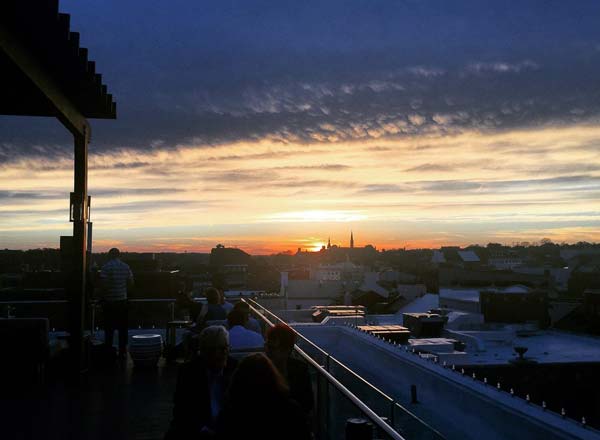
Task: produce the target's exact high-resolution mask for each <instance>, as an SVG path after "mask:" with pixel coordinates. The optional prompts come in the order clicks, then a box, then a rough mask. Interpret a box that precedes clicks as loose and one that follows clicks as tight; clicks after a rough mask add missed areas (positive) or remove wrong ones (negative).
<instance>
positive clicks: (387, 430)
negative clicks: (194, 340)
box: [241, 299, 404, 440]
mask: <svg viewBox="0 0 600 440" xmlns="http://www.w3.org/2000/svg"><path fill="white" fill-rule="evenodd" d="M241 301H244V302H246V303H247V304H248V306H249V307H250V310H251V311H252V312H253V313H254V314H255V315H257V316H258V317H259V318H261V319H262V320H263V321H264V322H265V323H266V324H267V325H268V326H270V327H273V326H274V325H275V324H273V322H271V320H269V318H267V317H266V316H265V315H264V314H263V313H262V311H266V312H268V313H269V315H270V316H272V317H274V318H276V320H277V321H278V322H281V323H284V324H285V322H284V321H283V320H281V319H280V318H279V317H277V316H276V315H274V314H273V313H271V312H270V311H268V310H267V309H265V308H264V307H262V306H261V305H260V304H258V303H256V302H255V301H253V300H251V299H241ZM255 306H258V307H260V308H261V310H259V309H257V308H256V307H255ZM296 333H297V332H296ZM297 334H298V333H297ZM298 335H299V334H298ZM299 336H300V337H301V338H302V339H303V340H306V341H307V342H308V343H310V344H311V345H312V346H313V347H314V348H316V349H318V350H319V351H321V352H323V353H325V351H323V350H321V349H320V348H319V347H318V346H316V345H315V344H313V343H312V342H310V341H309V340H308V339H306V338H304V337H303V336H302V335H299ZM294 348H295V351H296V353H297V354H298V355H299V356H300V357H301V358H302V359H304V360H305V361H306V362H307V363H308V364H309V365H310V366H311V367H312V368H313V369H314V370H315V371H316V372H317V373H318V375H319V376H320V377H321V378H323V379H325V380H326V381H327V382H328V384H329V385H331V386H332V387H334V389H335V391H337V392H339V393H340V394H341V395H342V396H344V397H345V398H346V399H347V400H348V401H349V402H350V403H351V404H352V405H353V406H354V407H356V408H357V409H358V410H359V411H360V412H361V413H362V415H363V416H365V417H366V418H367V419H369V421H371V422H372V423H373V425H374V426H375V427H376V428H377V429H378V430H380V431H381V432H382V433H384V434H385V435H386V436H387V438H390V439H394V440H404V437H403V436H402V435H400V434H399V433H398V432H396V431H395V430H394V428H393V427H392V426H391V425H390V424H388V423H387V422H386V420H384V419H383V418H382V417H380V416H378V415H377V414H376V413H375V412H374V411H373V410H372V409H371V408H369V407H368V406H367V405H366V404H365V403H364V402H363V401H362V400H360V399H359V398H358V397H357V396H356V395H355V394H354V393H352V392H351V391H350V390H349V389H348V388H346V387H345V386H344V385H343V384H342V383H341V382H340V381H339V380H337V379H336V378H335V377H334V376H333V375H332V374H331V373H329V371H327V370H326V369H325V368H324V367H323V366H322V365H320V363H319V362H317V361H316V360H314V359H313V358H312V357H311V356H309V355H308V354H307V353H306V352H305V351H304V350H302V349H301V348H300V347H299V346H298V345H296V346H295V347H294ZM328 358H329V359H331V357H330V356H329V355H328ZM328 434H329V435H331V434H332V432H331V430H328ZM333 438H337V437H333Z"/></svg>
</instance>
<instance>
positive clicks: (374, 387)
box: [242, 298, 442, 438]
mask: <svg viewBox="0 0 600 440" xmlns="http://www.w3.org/2000/svg"><path fill="white" fill-rule="evenodd" d="M242 301H244V302H246V303H247V302H248V301H251V302H252V303H253V304H255V305H256V306H258V307H260V308H261V310H264V311H265V312H266V313H268V314H269V315H270V316H272V317H274V318H275V319H277V320H278V321H279V322H281V323H282V324H285V325H288V326H289V324H288V323H287V322H285V321H284V320H283V319H281V318H280V317H279V316H277V315H276V314H275V313H273V312H271V311H270V310H269V309H267V308H266V307H264V306H263V305H262V304H259V303H257V302H256V301H254V300H253V299H250V298H248V299H242ZM248 305H249V306H250V307H251V308H252V309H254V308H253V307H252V305H251V304H248ZM257 313H258V312H257ZM259 315H260V313H259ZM261 316H262V315H261ZM265 320H266V318H265ZM267 322H268V321H267ZM290 328H291V330H292V331H293V332H294V333H295V334H296V336H298V337H299V338H301V339H302V340H303V341H306V342H307V343H308V344H309V345H311V346H312V347H314V348H316V349H317V350H318V351H319V352H320V353H321V354H322V355H324V356H325V357H326V359H327V362H329V361H330V360H332V359H333V361H334V362H335V363H336V364H337V365H339V366H340V367H342V368H343V369H344V370H345V371H347V372H348V373H350V374H351V375H352V376H353V377H355V378H356V379H358V380H359V381H360V382H362V383H363V384H365V385H366V386H367V387H369V388H370V389H371V390H373V391H374V392H376V393H377V394H379V395H380V396H381V397H383V398H384V399H386V400H387V401H388V402H389V403H390V404H392V405H396V406H398V407H399V408H400V409H401V410H402V411H404V413H405V414H407V415H408V416H410V417H411V418H413V419H414V420H415V421H417V422H419V423H421V424H423V425H424V426H427V427H428V428H429V429H431V430H432V431H433V432H436V433H437V430H435V429H434V428H432V427H431V426H429V424H428V423H427V422H425V421H424V420H422V419H421V418H420V417H419V416H417V415H416V414H414V413H413V412H412V411H410V410H409V409H408V408H406V407H405V406H404V405H402V404H400V403H399V402H397V401H396V400H395V399H394V398H393V397H391V396H389V395H387V394H386V393H384V392H383V391H381V390H380V389H379V388H377V387H376V386H375V385H373V384H372V383H371V382H369V381H368V380H366V379H365V378H364V377H362V376H361V375H359V374H358V373H356V372H355V371H354V370H352V369H351V368H350V367H348V366H347V365H345V364H344V363H342V362H341V361H339V360H338V359H336V358H335V357H333V356H331V355H330V354H329V353H327V352H326V351H325V350H323V349H322V348H321V347H319V346H318V345H316V344H315V343H314V342H312V341H311V340H310V339H308V338H306V337H305V336H304V335H302V334H301V333H299V332H298V331H297V330H296V329H295V328H293V327H290ZM296 347H297V346H296ZM298 349H299V348H298ZM299 350H300V349H299ZM311 359H312V358H311ZM326 371H327V370H326ZM438 434H439V433H438ZM439 436H440V438H441V437H442V435H441V434H439Z"/></svg>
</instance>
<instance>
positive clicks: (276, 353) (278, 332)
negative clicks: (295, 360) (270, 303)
mask: <svg viewBox="0 0 600 440" xmlns="http://www.w3.org/2000/svg"><path fill="white" fill-rule="evenodd" d="M295 343H296V333H295V332H294V330H292V329H291V328H290V327H289V326H287V325H285V324H276V325H275V326H273V327H271V328H270V329H268V330H267V334H266V342H265V352H266V353H267V356H269V358H270V359H271V360H272V361H273V362H274V363H275V364H277V365H281V364H283V363H285V362H287V359H288V357H289V356H290V354H292V350H293V349H294V344H295Z"/></svg>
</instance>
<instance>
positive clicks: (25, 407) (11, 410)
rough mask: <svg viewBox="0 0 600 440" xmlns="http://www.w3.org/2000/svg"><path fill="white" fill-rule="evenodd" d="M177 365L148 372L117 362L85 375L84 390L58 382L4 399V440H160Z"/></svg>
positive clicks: (0, 414)
mask: <svg viewBox="0 0 600 440" xmlns="http://www.w3.org/2000/svg"><path fill="white" fill-rule="evenodd" d="M177 368H178V366H177V365H176V364H170V365H166V364H165V363H164V360H162V359H161V361H160V362H159V365H158V367H157V368H155V369H151V370H139V369H136V368H134V367H133V364H132V362H131V360H129V361H128V362H127V363H125V362H121V363H119V362H115V363H114V364H112V365H108V366H106V367H105V368H102V369H96V370H95V371H92V372H90V373H89V375H88V376H87V377H86V378H85V379H84V381H83V384H82V385H81V386H80V387H78V388H74V387H69V386H67V385H66V383H65V382H64V381H62V380H57V381H53V382H52V383H49V384H47V385H46V386H41V387H35V388H34V389H31V390H27V391H22V392H19V393H18V394H15V393H14V392H13V393H3V394H2V395H1V397H0V420H2V422H1V423H0V438H3V439H15V440H17V439H57V440H58V439H86V440H87V439H89V440H92V439H93V440H96V439H110V440H120V439H134V438H135V439H144V440H151V439H162V438H163V436H164V433H165V431H166V429H167V427H168V425H169V422H170V420H171V413H172V398H173V392H174V389H175V381H176V377H177Z"/></svg>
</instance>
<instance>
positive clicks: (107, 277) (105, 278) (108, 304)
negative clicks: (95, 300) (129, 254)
mask: <svg viewBox="0 0 600 440" xmlns="http://www.w3.org/2000/svg"><path fill="white" fill-rule="evenodd" d="M120 255H121V252H120V251H119V249H117V248H112V249H111V250H110V251H108V258H109V260H108V262H107V263H106V264H105V265H104V266H102V270H101V272H100V279H101V281H102V306H103V307H102V308H103V312H104V333H105V338H104V343H105V344H106V346H107V347H108V348H111V347H112V345H113V337H114V331H115V329H116V330H118V331H119V357H123V358H124V357H126V356H127V339H128V335H127V329H128V325H127V288H128V287H131V286H133V274H132V273H131V269H130V268H129V266H128V265H127V264H125V263H123V262H122V261H121V259H120V258H119V257H120Z"/></svg>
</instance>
